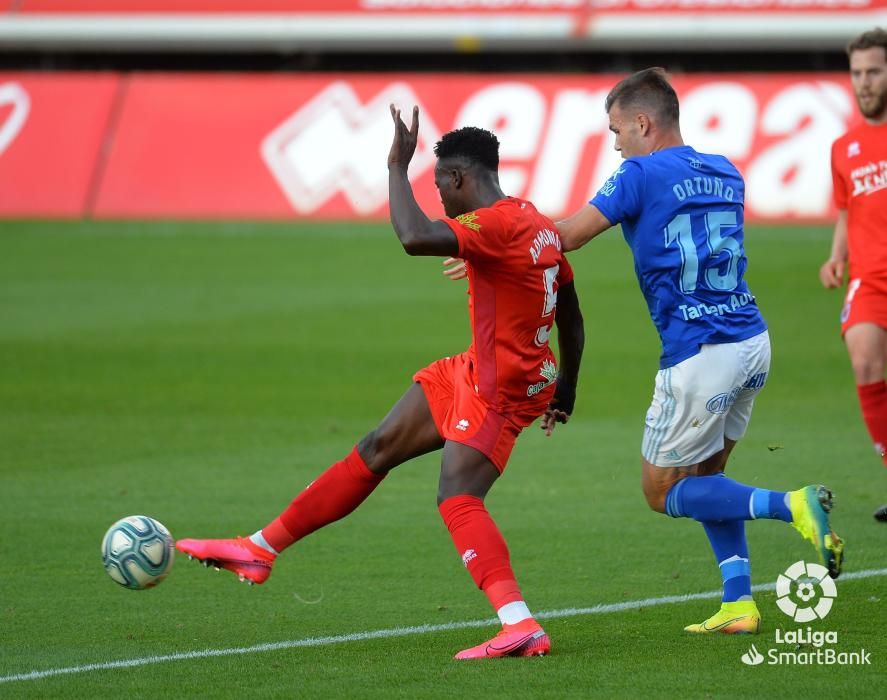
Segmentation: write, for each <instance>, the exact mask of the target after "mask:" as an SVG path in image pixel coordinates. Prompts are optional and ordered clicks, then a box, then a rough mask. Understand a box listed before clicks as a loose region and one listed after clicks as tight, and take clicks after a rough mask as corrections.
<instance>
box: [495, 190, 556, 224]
mask: <svg viewBox="0 0 887 700" xmlns="http://www.w3.org/2000/svg"><path fill="white" fill-rule="evenodd" d="M488 209H489V210H490V211H492V212H494V213H495V214H496V215H498V216H500V217H502V218H503V219H504V220H506V221H508V222H509V223H516V222H518V221H532V220H536V219H542V220H544V221H547V222H549V223H550V224H551V225H552V226H554V223H553V222H552V221H551V219H549V218H548V217H547V216H545V215H544V214H542V213H541V212H540V211H539V210H538V209H536V205H534V204H533V203H532V202H531V201H529V200H528V199H521V198H520V197H505V198H503V199H500V200H498V201H496V202H494V203H493V204H491V205H490V206H489V207H488Z"/></svg>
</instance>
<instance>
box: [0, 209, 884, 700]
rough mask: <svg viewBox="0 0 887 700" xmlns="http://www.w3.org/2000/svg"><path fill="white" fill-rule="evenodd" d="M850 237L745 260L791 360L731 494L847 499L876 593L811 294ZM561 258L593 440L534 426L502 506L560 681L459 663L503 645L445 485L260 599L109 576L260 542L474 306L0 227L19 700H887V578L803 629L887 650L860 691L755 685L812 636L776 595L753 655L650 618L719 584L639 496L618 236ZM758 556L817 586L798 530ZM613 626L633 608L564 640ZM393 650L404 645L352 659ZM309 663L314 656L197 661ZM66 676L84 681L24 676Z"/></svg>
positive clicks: (385, 509)
mask: <svg viewBox="0 0 887 700" xmlns="http://www.w3.org/2000/svg"><path fill="white" fill-rule="evenodd" d="M829 239H830V233H829V230H828V229H827V228H823V227H780V228H760V227H757V228H755V227H753V228H750V230H749V231H748V234H747V248H748V252H749V258H750V269H749V273H748V279H749V282H750V285H751V287H752V289H753V291H754V292H755V294H756V295H757V297H758V300H759V303H760V306H761V308H762V310H763V312H764V314H765V316H766V317H767V319H768V322H769V324H770V327H771V335H772V339H773V346H774V358H773V367H772V373H771V376H770V380H769V383H768V386H767V388H766V389H765V390H764V392H763V393H762V395H761V397H760V398H759V400H758V404H757V406H756V408H755V415H754V418H753V419H752V424H751V428H750V430H749V433H748V435H747V436H746V438H745V439H744V440H743V441H742V442H741V443H740V445H739V446H738V448H737V449H736V451H735V452H734V457H733V459H732V461H731V465H730V468H729V470H728V473H730V474H731V475H732V476H734V477H735V478H737V479H739V480H741V481H744V482H747V483H751V484H755V485H761V486H766V487H771V488H776V489H791V488H796V487H798V486H800V485H802V484H806V483H816V482H822V483H826V484H828V485H829V486H831V488H833V490H834V491H835V492H836V494H837V506H836V509H835V512H834V523H835V527H836V529H837V530H838V532H840V533H841V534H842V536H843V537H845V539H846V541H847V563H846V568H845V571H846V572H847V573H848V574H850V573H852V572H860V571H866V570H876V569H883V568H884V567H885V566H887V555H885V552H887V525H883V524H878V523H876V522H875V521H874V520H873V519H872V517H871V513H872V511H873V509H874V508H875V507H876V506H878V505H880V504H882V503H884V502H885V501H887V488H885V487H887V474H885V471H884V469H883V468H882V467H881V466H880V464H879V460H878V459H877V458H876V457H875V456H874V454H873V452H872V449H871V447H870V445H869V441H868V438H867V435H866V433H865V429H864V426H863V424H862V421H861V419H860V416H859V410H858V407H857V404H856V397H855V392H854V388H853V382H852V377H851V373H850V368H849V363H848V361H847V358H846V353H845V349H844V347H843V345H842V343H841V340H840V337H839V335H838V320H837V316H838V311H839V309H840V306H841V296H840V295H839V294H838V293H837V292H832V293H828V292H825V291H824V290H822V289H821V288H820V286H819V282H818V279H817V270H818V267H819V264H820V263H821V261H822V260H823V259H824V256H825V255H826V253H827V251H828V247H829ZM571 260H572V261H573V262H574V265H575V268H576V273H577V286H578V290H579V294H580V300H581V301H582V303H583V310H584V314H585V319H586V331H587V347H586V353H585V358H584V366H583V370H582V379H581V386H580V391H579V400H578V403H577V406H576V412H575V416H574V419H573V420H572V421H571V423H570V424H569V425H567V426H559V427H558V429H557V431H556V433H555V435H554V436H553V437H552V438H550V439H545V438H544V436H543V435H542V434H541V431H540V430H539V429H538V427H537V426H533V427H532V428H531V429H528V430H527V431H526V432H525V434H524V435H523V436H522V437H521V439H520V440H519V441H518V444H517V448H516V449H515V452H514V454H513V456H512V459H511V462H510V464H509V467H508V470H507V471H506V473H505V476H504V478H503V479H502V480H501V481H500V482H499V483H498V484H497V485H496V487H495V488H494V489H493V491H492V493H491V495H490V497H489V499H488V505H489V508H490V510H491V512H492V514H493V516H494V517H495V518H496V519H497V521H498V522H499V524H500V526H501V528H502V530H503V531H504V533H505V535H506V538H507V540H508V542H509V545H510V548H511V551H512V557H513V563H514V567H515V570H516V572H517V574H518V578H519V579H520V581H521V584H522V586H523V589H524V593H525V596H526V599H527V601H528V603H529V604H530V606H531V608H532V609H533V610H535V611H543V612H544V611H548V612H553V613H554V614H553V615H552V616H551V617H549V618H548V619H546V621H545V625H546V628H547V630H548V632H549V633H550V635H551V637H552V643H553V653H552V655H551V656H549V657H547V658H542V659H505V660H501V661H492V662H479V663H462V664H459V663H456V662H454V661H452V659H451V657H452V654H453V653H454V652H456V651H458V650H459V649H461V648H463V647H465V646H469V645H472V644H475V643H478V642H480V641H481V640H483V639H484V638H486V637H487V636H489V635H491V634H493V633H494V632H495V629H496V628H495V626H494V625H493V624H492V623H491V624H488V625H485V626H474V627H470V626H469V627H460V626H459V623H463V622H466V623H470V622H472V621H484V620H490V619H491V618H492V617H493V615H492V612H491V610H490V609H489V607H488V604H487V602H486V599H485V598H484V596H483V595H482V594H481V593H480V592H479V591H477V590H476V589H474V587H473V585H472V584H471V582H470V579H469V577H468V576H467V574H466V572H465V571H464V568H463V566H462V564H461V562H460V560H459V557H458V556H457V555H456V552H455V550H454V549H453V546H452V544H451V542H450V540H449V537H448V536H447V533H446V530H445V529H444V527H443V524H442V523H441V521H440V518H439V516H438V514H437V510H436V507H435V493H436V484H437V464H438V462H437V458H436V457H435V456H428V457H425V458H422V459H419V460H416V461H415V462H414V463H411V464H408V465H405V466H404V467H402V468H400V469H399V470H396V471H395V472H393V473H392V474H391V476H390V477H389V478H388V479H387V480H386V482H385V483H383V485H382V486H381V487H380V488H379V489H378V490H377V491H376V492H375V493H374V494H373V495H372V496H371V497H370V499H369V500H368V501H367V502H366V503H365V504H364V506H363V507H361V508H360V509H359V510H358V511H357V512H356V513H354V514H353V515H352V516H351V517H349V518H347V519H346V520H344V521H342V522H339V523H336V524H334V525H332V526H330V527H328V528H326V529H325V530H322V531H321V532H319V533H317V534H315V535H314V536H312V537H310V538H308V539H306V540H305V541H303V542H302V543H300V544H299V545H297V546H296V547H294V548H293V549H292V550H290V551H288V552H287V553H286V555H285V556H283V557H282V558H281V560H280V561H279V562H278V565H277V566H276V568H275V571H274V575H273V576H272V577H271V579H270V580H269V582H268V583H267V584H266V585H264V586H261V587H255V588H249V587H247V586H245V585H242V584H240V583H238V582H237V581H236V579H235V578H234V577H233V576H231V575H230V574H227V573H224V572H223V573H215V572H213V571H212V570H209V571H207V570H205V569H203V567H200V566H197V565H196V564H194V563H192V562H188V561H187V560H186V559H184V558H182V557H180V558H179V559H178V560H177V562H176V564H175V566H174V568H173V570H172V573H171V574H170V576H169V578H168V579H167V580H166V581H165V582H164V583H163V584H162V585H160V586H159V587H158V588H156V589H154V590H150V591H145V592H131V591H127V590H124V589H122V588H120V587H118V586H117V585H115V584H114V583H113V582H112V581H111V580H110V579H109V578H108V577H107V576H106V575H105V573H104V572H103V570H102V566H101V560H100V556H99V543H100V540H101V537H102V535H103V534H104V531H105V529H106V528H107V527H108V526H109V525H110V524H111V523H112V522H113V521H115V520H116V519H118V518H120V517H122V516H124V515H129V514H137V513H144V514H148V515H151V516H153V517H155V518H157V519H159V520H160V521H161V522H163V523H165V524H166V525H167V527H169V528H170V529H171V531H172V532H173V534H174V535H175V536H178V537H185V536H193V537H211V536H231V535H235V534H248V533H250V532H252V531H253V530H255V529H256V528H257V527H259V526H261V525H263V524H264V523H265V522H266V521H267V520H268V519H270V518H271V517H273V516H274V515H276V514H277V513H278V512H279V511H280V510H281V509H282V508H283V507H284V506H285V505H286V504H287V503H288V502H289V501H290V499H291V498H292V497H293V496H294V495H295V494H296V493H298V492H299V491H300V490H301V489H302V488H303V487H304V486H305V485H306V484H307V483H308V482H310V481H311V480H312V479H313V478H314V477H315V476H316V475H317V474H318V473H319V472H320V471H321V470H323V469H325V468H326V467H327V466H328V465H329V464H330V463H331V462H333V461H335V460H337V459H339V458H341V457H342V456H343V455H344V454H346V453H347V451H348V450H349V449H350V448H351V446H352V445H353V444H354V442H355V441H356V440H357V439H358V438H359V437H361V436H362V435H363V434H364V433H365V432H366V431H368V430H369V429H371V428H372V427H374V425H375V424H376V423H377V422H378V421H379V420H380V419H381V418H382V416H384V414H385V413H386V411H387V410H388V408H389V407H390V406H391V405H392V404H393V403H394V401H395V400H396V399H397V398H398V397H399V396H400V395H401V394H402V392H403V391H404V390H405V389H406V388H407V387H408V385H409V383H410V377H411V375H412V372H413V371H414V370H416V369H417V368H419V367H422V366H424V365H425V364H427V363H428V362H430V361H432V360H435V359H437V358H438V357H441V356H443V355H447V354H451V353H454V352H459V351H461V350H462V349H464V348H465V346H466V345H467V342H468V334H469V327H468V321H467V314H466V308H465V306H466V298H465V290H464V286H463V285H462V284H461V283H460V284H457V283H452V282H449V281H447V280H445V279H444V278H442V277H441V276H440V269H441V265H440V260H438V259H420V258H409V257H407V256H406V255H404V254H403V252H402V251H401V249H400V247H399V245H398V244H397V242H396V240H395V237H394V235H393V234H392V233H391V232H390V229H389V228H388V227H387V226H382V225H358V224H347V225H345V224H342V225H318V224H304V223H295V224H246V223H244V224H233V223H230V224H205V223H188V224H173V223H114V222H104V223H91V222H84V223H59V222H4V223H3V224H2V225H0V514H2V515H0V521H2V537H0V696H3V697H39V698H45V697H84V698H87V697H88V698H95V697H114V698H119V697H170V698H173V697H209V696H211V697H245V696H248V695H249V696H254V697H268V698H270V697H281V698H292V697H377V698H392V697H402V698H417V697H453V696H460V697H462V696H464V697H479V698H489V697H518V696H520V697H532V698H541V697H551V698H562V697H576V698H587V697H607V698H610V697H624V698H638V697H643V696H646V697H671V698H676V697H705V698H721V697H723V698H737V697H829V698H834V697H852V698H861V697H883V691H884V688H885V687H887V640H885V637H884V626H885V622H887V615H885V609H884V605H885V603H884V600H885V598H887V576H885V575H884V574H883V572H882V574H881V575H869V576H867V577H865V578H856V579H853V578H852V577H851V578H848V579H843V578H842V579H839V580H838V582H837V586H838V598H837V600H836V602H835V604H834V607H833V609H832V612H831V614H830V615H829V616H828V617H827V618H826V619H825V620H823V621H821V622H817V623H815V624H813V625H812V626H813V628H814V629H816V630H833V631H836V632H837V633H838V635H839V643H838V644H837V645H836V649H837V650H838V651H855V650H859V649H861V648H864V649H865V650H866V651H868V652H870V653H871V657H870V658H871V664H870V665H868V666H863V667H859V666H855V667H850V666H845V667H836V666H826V665H807V666H771V665H769V664H763V665H760V666H757V667H749V666H745V665H744V664H742V663H741V662H740V656H741V655H742V654H743V653H745V652H747V651H748V650H749V646H750V643H751V642H752V641H753V642H754V643H755V644H756V646H757V648H758V649H759V650H763V651H764V652H765V653H766V650H768V649H771V648H776V647H777V645H776V643H775V640H774V634H775V631H776V629H777V628H780V629H782V630H786V629H794V628H795V627H796V625H795V623H793V622H792V621H791V620H790V619H789V618H788V617H786V616H785V615H783V613H781V612H780V611H779V610H778V609H777V607H776V604H775V594H774V592H773V591H772V590H769V591H764V592H761V593H759V594H758V595H757V600H758V605H759V607H760V608H761V612H762V614H763V616H764V622H763V632H762V634H761V635H760V636H759V637H757V638H754V639H751V638H748V637H732V638H731V637H714V638H711V637H706V638H698V637H690V636H688V635H685V634H684V633H683V632H682V628H683V626H684V625H686V624H688V623H690V622H698V621H700V620H702V619H703V618H705V617H707V616H708V615H709V614H710V613H712V612H714V610H715V609H716V607H717V600H716V599H714V598H707V599H690V600H686V601H683V602H675V603H668V604H666V603H659V604H655V603H646V604H638V603H637V602H636V601H642V600H645V599H651V598H659V597H665V596H682V595H685V594H691V593H701V592H706V591H713V590H716V589H718V588H719V586H720V579H719V576H718V572H717V568H716V566H715V564H714V560H713V556H712V554H711V552H710V550H709V548H708V546H707V542H706V540H705V537H704V533H703V531H702V528H701V527H699V525H698V524H696V523H694V522H692V521H689V520H680V521H675V520H672V519H670V518H666V517H664V516H661V515H656V514H653V513H651V512H649V511H648V510H647V508H646V505H645V503H644V501H643V498H642V496H641V493H640V488H639V464H638V462H639V456H638V454H639V449H640V440H641V428H642V421H643V415H644V412H645V410H646V407H647V405H648V402H649V399H650V396H651V394H652V385H653V375H654V373H655V370H656V368H657V359H658V352H659V348H658V342H657V339H656V336H655V334H654V331H653V328H652V324H651V323H650V321H649V318H648V317H647V313H646V310H645V307H644V305H643V300H642V298H641V296H640V294H639V292H638V291H637V288H636V282H635V279H634V273H633V270H632V266H631V260H630V257H629V254H628V250H627V248H626V246H625V245H624V243H623V242H622V241H621V238H620V236H619V235H618V233H609V234H607V235H606V236H604V237H603V238H601V239H600V240H597V241H595V242H593V243H592V244H590V245H589V246H588V247H587V248H586V249H584V250H582V251H579V252H578V253H577V254H574V255H572V257H571ZM748 533H749V543H750V548H751V555H752V574H753V581H754V583H756V584H772V583H773V582H774V581H775V580H776V577H777V575H778V574H779V573H780V572H782V571H784V570H785V569H786V568H787V567H788V566H789V565H790V564H792V563H793V562H795V561H797V560H800V559H806V560H810V561H812V560H813V553H812V548H811V547H809V545H807V544H806V543H805V542H803V541H802V540H801V539H800V537H799V536H798V535H797V534H796V533H795V532H794V530H792V529H791V528H790V527H788V526H786V525H785V524H783V523H779V522H753V523H749V524H748ZM598 604H604V605H616V607H611V608H606V609H604V610H603V611H600V612H596V613H591V612H588V611H587V610H586V611H585V612H580V614H568V613H567V612H565V611H569V609H571V608H579V609H582V608H591V607H593V606H595V605H598ZM618 604H624V605H622V606H619V605H618ZM620 607H621V608H625V609H620ZM574 612H577V611H574ZM478 624H479V625H480V624H481V623H480V622H478ZM423 625H430V626H432V627H430V628H426V629H424V630H423V629H414V630H409V629H407V628H416V627H420V626H423ZM379 630H395V632H393V633H391V635H390V636H386V634H361V633H375V632H377V631H379ZM349 634H353V635H355V636H354V638H353V639H351V640H350V641H349V640H348V638H346V637H344V635H349ZM321 638H333V639H330V640H326V641H325V642H324V641H323V640H322V639H321ZM308 639H314V640H321V641H319V642H317V641H316V642H314V643H312V644H313V645H311V644H309V645H305V646H293V645H292V644H290V645H287V644H283V645H282V648H277V649H276V650H268V649H266V648H260V649H254V650H248V651H245V652H243V653H228V652H226V653H225V654H224V655H213V653H203V652H207V651H209V652H215V651H219V650H223V651H224V650H243V649H247V648H249V647H253V646H256V645H263V644H274V643H286V642H296V643H303V642H301V641H300V640H308ZM779 648H780V649H781V650H789V649H794V648H793V647H788V646H786V647H779ZM811 648H812V647H810V646H809V645H807V646H805V647H802V649H801V650H802V651H803V650H810V649H811ZM190 652H197V653H196V654H193V655H191V656H186V655H187V654H189V653H190ZM175 654H180V655H183V656H182V657H179V658H175V659H172V660H159V661H157V662H155V663H145V664H144V665H139V666H135V667H129V668H107V667H104V668H98V669H93V670H90V669H89V668H88V667H89V665H90V664H103V663H107V662H111V661H127V660H133V659H148V658H149V657H155V656H169V655H175ZM58 669H74V671H73V672H70V673H66V674H62V675H43V676H38V677H34V678H31V679H20V674H25V673H28V672H31V671H41V672H52V671H54V670H58ZM879 687H880V688H881V691H878V690H877V689H878V688H879Z"/></svg>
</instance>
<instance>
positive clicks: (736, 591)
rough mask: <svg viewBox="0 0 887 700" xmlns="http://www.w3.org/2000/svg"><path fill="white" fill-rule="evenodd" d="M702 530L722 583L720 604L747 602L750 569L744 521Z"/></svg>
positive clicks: (707, 525) (710, 525)
mask: <svg viewBox="0 0 887 700" xmlns="http://www.w3.org/2000/svg"><path fill="white" fill-rule="evenodd" d="M702 527H703V528H705V534H706V535H708V541H709V542H710V543H711V548H712V549H713V550H714V553H715V559H717V561H718V568H720V570H721V580H722V581H723V582H724V596H723V598H722V599H721V600H722V601H723V602H724V603H732V602H734V601H737V600H739V599H740V598H744V599H746V600H751V567H750V566H749V563H748V543H747V542H746V540H745V521H744V520H726V521H723V522H704V523H702Z"/></svg>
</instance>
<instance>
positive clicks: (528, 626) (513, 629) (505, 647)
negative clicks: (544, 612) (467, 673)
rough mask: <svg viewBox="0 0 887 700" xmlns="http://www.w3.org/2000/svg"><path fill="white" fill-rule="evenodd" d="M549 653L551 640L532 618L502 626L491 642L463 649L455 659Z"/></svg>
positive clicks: (542, 654) (543, 654)
mask: <svg viewBox="0 0 887 700" xmlns="http://www.w3.org/2000/svg"><path fill="white" fill-rule="evenodd" d="M549 651H551V640H550V639H549V638H548V635H547V634H545V630H544V629H542V627H541V626H540V625H539V623H538V622H536V621H535V620H534V619H533V618H529V619H527V620H521V621H520V622H518V623H517V624H515V625H502V631H501V632H499V634H497V635H496V636H495V637H493V638H492V639H491V640H489V641H487V642H484V643H483V644H478V645H477V646H476V647H471V649H464V650H463V651H460V652H459V653H458V654H456V656H455V658H456V659H458V660H460V661H461V660H463V659H493V658H497V657H500V656H545V655H546V654H547V653H548V652H549Z"/></svg>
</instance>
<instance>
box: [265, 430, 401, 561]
mask: <svg viewBox="0 0 887 700" xmlns="http://www.w3.org/2000/svg"><path fill="white" fill-rule="evenodd" d="M384 478H385V477H384V475H382V476H380V475H378V474H374V473H373V472H371V471H370V470H369V468H368V467H367V465H366V463H365V462H364V461H363V459H362V458H361V456H360V454H359V453H358V452H357V447H355V448H354V449H353V450H351V454H349V455H348V456H347V457H346V458H345V459H343V460H342V461H341V462H336V463H335V464H333V465H332V466H331V467H330V468H329V469H327V470H326V471H325V472H324V473H323V474H321V475H320V476H319V477H317V479H315V480H314V481H313V482H311V483H310V484H308V487H307V488H306V489H305V490H304V491H302V493H300V494H299V495H298V496H296V499H295V500H294V501H293V502H292V503H290V505H289V506H288V507H287V509H286V510H285V511H283V512H282V513H281V514H280V515H279V516H278V517H277V518H275V519H274V520H273V521H271V522H270V523H269V524H268V525H266V526H265V528H264V529H263V530H262V537H264V538H265V541H266V542H267V543H268V544H270V545H271V546H272V547H274V549H276V550H277V551H278V552H282V551H283V550H284V549H286V548H287V547H289V546H290V545H291V544H293V543H294V542H297V541H299V540H300V539H302V538H303V537H305V536H306V535H310V534H311V533H312V532H314V531H315V530H317V529H319V528H321V527H323V526H324V525H329V524H330V523H332V522H335V521H336V520H339V519H340V518H344V517H345V516H346V515H348V514H349V513H350V512H351V511H353V510H354V509H355V508H357V506H359V505H360V504H361V503H363V502H364V500H365V499H366V497H367V496H369V495H370V494H371V493H372V492H373V489H375V488H376V486H378V485H379V483H380V482H381V481H382V479H384Z"/></svg>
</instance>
